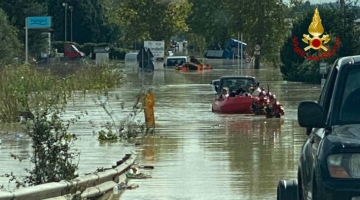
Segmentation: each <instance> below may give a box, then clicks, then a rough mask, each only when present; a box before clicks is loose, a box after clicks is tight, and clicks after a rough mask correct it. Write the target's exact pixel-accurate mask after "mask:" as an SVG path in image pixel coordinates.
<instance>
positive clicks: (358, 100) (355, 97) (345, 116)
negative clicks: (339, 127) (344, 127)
mask: <svg viewBox="0 0 360 200" xmlns="http://www.w3.org/2000/svg"><path fill="white" fill-rule="evenodd" d="M359 67H360V66H353V67H352V69H350V70H349V72H348V74H347V76H346V77H347V78H346V80H345V84H344V88H343V90H342V91H343V95H342V98H341V109H340V115H339V120H340V121H341V123H345V124H347V123H359V122H360V68H359Z"/></svg>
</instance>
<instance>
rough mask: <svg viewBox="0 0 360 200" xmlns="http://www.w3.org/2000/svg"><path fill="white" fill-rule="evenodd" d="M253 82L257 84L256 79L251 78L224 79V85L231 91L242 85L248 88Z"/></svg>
mask: <svg viewBox="0 0 360 200" xmlns="http://www.w3.org/2000/svg"><path fill="white" fill-rule="evenodd" d="M253 84H255V80H254V79H251V78H227V79H224V80H223V84H222V87H223V88H224V87H225V88H228V89H229V91H230V92H231V91H233V90H236V89H238V88H240V87H241V88H244V89H248V88H249V87H250V86H251V85H253Z"/></svg>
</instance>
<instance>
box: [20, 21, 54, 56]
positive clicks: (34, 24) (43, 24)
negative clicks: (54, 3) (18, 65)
mask: <svg viewBox="0 0 360 200" xmlns="http://www.w3.org/2000/svg"><path fill="white" fill-rule="evenodd" d="M50 27H51V17H50V16H37V17H26V18H25V62H26V63H28V59H29V58H28V57H29V55H28V54H29V44H28V43H29V41H28V40H29V38H28V37H29V29H47V28H50Z"/></svg>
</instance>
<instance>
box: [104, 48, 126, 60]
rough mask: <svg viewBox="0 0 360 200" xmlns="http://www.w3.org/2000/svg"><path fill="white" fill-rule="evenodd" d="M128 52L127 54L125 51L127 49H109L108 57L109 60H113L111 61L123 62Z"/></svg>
mask: <svg viewBox="0 0 360 200" xmlns="http://www.w3.org/2000/svg"><path fill="white" fill-rule="evenodd" d="M128 52H129V50H127V49H122V48H114V47H112V48H111V49H110V55H109V56H110V59H113V60H124V59H125V55H126V53H128Z"/></svg>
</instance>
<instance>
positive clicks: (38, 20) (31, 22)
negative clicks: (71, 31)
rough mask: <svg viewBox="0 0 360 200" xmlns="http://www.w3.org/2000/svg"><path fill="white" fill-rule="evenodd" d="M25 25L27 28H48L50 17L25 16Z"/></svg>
mask: <svg viewBox="0 0 360 200" xmlns="http://www.w3.org/2000/svg"><path fill="white" fill-rule="evenodd" d="M26 27H27V28H28V29H38V28H40V29H44V28H50V27H51V17H50V16H39V17H27V18H26Z"/></svg>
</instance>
